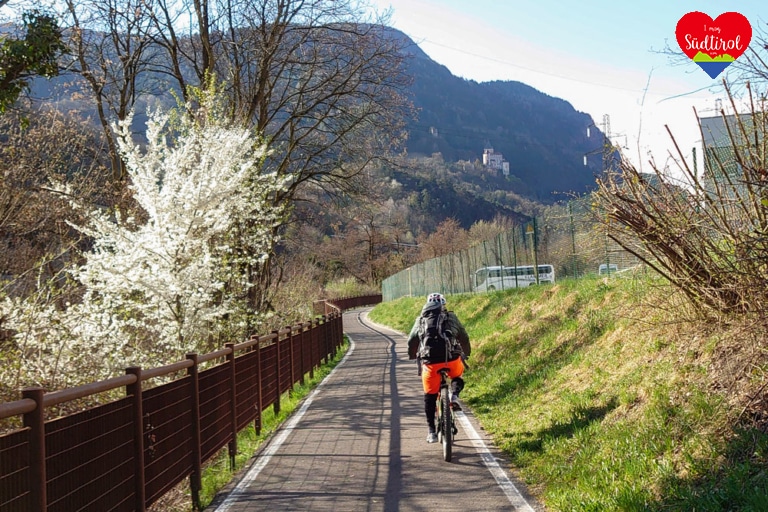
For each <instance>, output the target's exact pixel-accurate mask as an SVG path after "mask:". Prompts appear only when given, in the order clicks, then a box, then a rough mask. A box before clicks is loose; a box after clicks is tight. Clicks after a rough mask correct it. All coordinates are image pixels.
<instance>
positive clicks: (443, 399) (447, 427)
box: [438, 387, 453, 462]
mask: <svg viewBox="0 0 768 512" xmlns="http://www.w3.org/2000/svg"><path fill="white" fill-rule="evenodd" d="M440 413H441V414H440V418H439V420H438V421H440V430H442V439H441V441H442V443H443V460H444V461H445V462H451V455H452V452H453V425H452V423H453V422H452V421H451V392H450V390H449V389H448V388H447V387H443V388H441V389H440Z"/></svg>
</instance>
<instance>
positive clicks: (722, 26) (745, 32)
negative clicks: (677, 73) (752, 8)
mask: <svg viewBox="0 0 768 512" xmlns="http://www.w3.org/2000/svg"><path fill="white" fill-rule="evenodd" d="M675 36H676V37H677V44H679V45H680V49H681V50H683V53H685V54H686V55H687V56H688V58H690V59H692V60H693V61H694V62H695V63H696V64H698V65H699V66H701V68H702V69H704V71H706V72H707V74H709V76H711V77H712V78H715V77H716V76H717V75H719V74H720V72H721V71H723V69H725V68H726V67H728V66H729V65H730V64H731V63H732V62H733V61H734V60H736V59H738V58H739V57H740V56H741V54H742V53H744V52H745V51H746V50H747V48H748V47H749V42H750V41H751V40H752V25H750V24H749V20H748V19H747V18H746V17H744V15H743V14H740V13H738V12H724V13H723V14H721V15H720V16H718V17H717V18H715V19H714V20H713V19H712V18H711V17H710V16H709V15H708V14H705V13H703V12H699V11H693V12H689V13H688V14H686V15H685V16H683V17H682V18H680V21H678V22H677V28H676V29H675Z"/></svg>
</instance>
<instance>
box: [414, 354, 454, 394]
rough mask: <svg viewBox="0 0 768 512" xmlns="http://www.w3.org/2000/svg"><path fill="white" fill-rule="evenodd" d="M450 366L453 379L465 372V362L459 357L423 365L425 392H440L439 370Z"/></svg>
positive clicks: (422, 375) (422, 373) (422, 381)
mask: <svg viewBox="0 0 768 512" xmlns="http://www.w3.org/2000/svg"><path fill="white" fill-rule="evenodd" d="M442 368H448V376H449V377H450V378H452V379H454V378H456V377H461V374H463V373H464V363H463V362H462V361H461V358H460V357H458V358H456V359H454V360H453V361H448V362H447V363H432V364H426V363H425V364H423V365H421V383H422V385H423V386H424V392H425V393H427V394H430V395H436V394H437V393H439V392H440V374H439V373H437V372H438V370H441V369H442Z"/></svg>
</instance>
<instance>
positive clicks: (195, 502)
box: [187, 354, 203, 510]
mask: <svg viewBox="0 0 768 512" xmlns="http://www.w3.org/2000/svg"><path fill="white" fill-rule="evenodd" d="M187 359H190V360H191V361H192V366H191V367H189V369H188V370H187V375H189V376H190V378H191V380H192V396H191V397H190V406H191V412H192V453H191V454H190V455H191V456H192V474H191V475H189V486H190V489H191V491H192V506H193V507H194V508H195V510H202V509H203V507H202V503H201V502H200V490H201V489H202V487H203V484H202V466H203V462H202V456H201V454H200V451H201V447H200V381H199V380H198V373H197V354H187Z"/></svg>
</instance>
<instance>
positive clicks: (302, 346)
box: [299, 322, 307, 386]
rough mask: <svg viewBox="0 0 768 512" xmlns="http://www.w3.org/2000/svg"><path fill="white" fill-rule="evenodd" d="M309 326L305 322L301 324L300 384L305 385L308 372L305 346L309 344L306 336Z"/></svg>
mask: <svg viewBox="0 0 768 512" xmlns="http://www.w3.org/2000/svg"><path fill="white" fill-rule="evenodd" d="M306 327H307V324H306V323H304V322H301V323H300V324H299V358H300V359H301V363H300V365H299V366H300V367H301V369H300V371H301V377H300V380H299V382H300V384H301V385H302V386H303V385H304V374H305V373H306V372H307V370H306V369H305V368H304V344H305V343H306V342H307V337H306V335H305V333H306V331H307V329H306Z"/></svg>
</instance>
